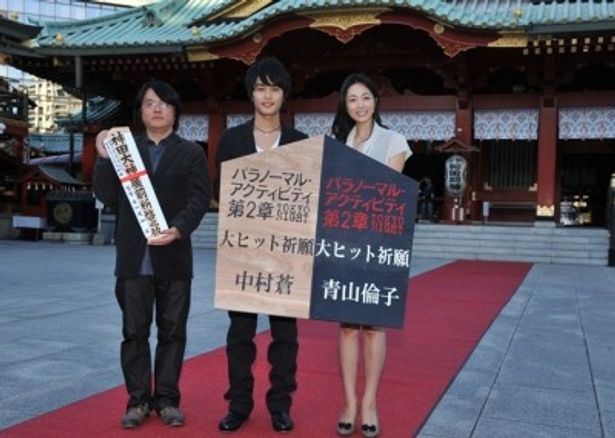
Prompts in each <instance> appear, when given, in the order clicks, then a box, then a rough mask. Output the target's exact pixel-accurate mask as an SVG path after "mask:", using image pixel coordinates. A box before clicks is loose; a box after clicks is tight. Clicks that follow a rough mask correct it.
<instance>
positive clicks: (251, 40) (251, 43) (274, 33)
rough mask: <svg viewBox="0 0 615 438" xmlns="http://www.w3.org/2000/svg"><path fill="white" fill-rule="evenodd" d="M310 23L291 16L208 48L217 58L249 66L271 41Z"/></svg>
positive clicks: (301, 18)
mask: <svg viewBox="0 0 615 438" xmlns="http://www.w3.org/2000/svg"><path fill="white" fill-rule="evenodd" d="M310 23H311V20H309V19H307V18H305V17H300V16H291V17H289V18H287V19H286V20H283V21H275V22H272V23H268V24H266V25H264V26H262V27H259V28H255V29H252V31H251V32H250V33H248V34H246V35H244V36H243V37H242V38H239V39H236V40H233V41H230V42H228V43H225V44H222V45H218V46H210V47H209V51H210V52H211V53H212V54H213V55H215V56H218V57H219V58H230V59H236V60H238V61H241V62H243V63H245V64H248V65H249V64H252V63H253V62H254V61H255V60H256V58H257V57H258V55H259V54H260V53H261V51H262V50H263V49H264V48H265V46H266V45H267V43H268V42H269V41H270V40H271V39H273V38H275V37H278V36H280V35H283V34H285V33H287V32H290V31H292V30H297V29H305V28H307V27H309V24H310Z"/></svg>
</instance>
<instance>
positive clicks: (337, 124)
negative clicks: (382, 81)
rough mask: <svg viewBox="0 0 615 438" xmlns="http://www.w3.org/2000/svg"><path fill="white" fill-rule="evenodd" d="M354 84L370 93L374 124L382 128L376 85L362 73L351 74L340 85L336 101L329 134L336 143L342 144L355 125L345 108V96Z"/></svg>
mask: <svg viewBox="0 0 615 438" xmlns="http://www.w3.org/2000/svg"><path fill="white" fill-rule="evenodd" d="M354 84H363V85H365V86H366V87H367V89H368V90H369V91H370V92H371V93H372V95H373V96H374V100H375V106H374V116H373V118H374V122H375V123H378V124H379V125H380V126H382V127H384V125H383V124H382V120H381V119H380V113H379V112H378V107H379V106H380V95H379V93H378V88H376V84H375V83H374V81H372V80H371V79H370V78H369V76H367V75H366V74H364V73H353V74H351V75H350V76H348V77H347V78H346V79H344V82H343V83H342V87H341V88H340V94H339V98H338V101H337V112H336V113H335V119H333V126H331V133H332V134H333V137H335V139H336V140H337V141H340V142H343V143H344V142H346V140H347V139H348V134H349V133H350V131H351V130H352V128H353V127H354V125H355V121H354V120H352V118H351V117H350V115H348V108H347V107H346V95H347V94H348V89H349V88H350V87H352V86H353V85H354Z"/></svg>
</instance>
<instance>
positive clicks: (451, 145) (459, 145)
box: [434, 137, 480, 154]
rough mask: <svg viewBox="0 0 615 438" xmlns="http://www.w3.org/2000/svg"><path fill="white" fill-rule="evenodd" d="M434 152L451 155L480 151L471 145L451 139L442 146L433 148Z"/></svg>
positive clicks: (454, 138)
mask: <svg viewBox="0 0 615 438" xmlns="http://www.w3.org/2000/svg"><path fill="white" fill-rule="evenodd" d="M434 150H435V151H436V152H442V153H453V154H469V153H471V152H479V151H480V149H479V148H477V147H476V146H472V145H471V144H466V143H465V142H463V141H462V140H460V139H459V138H457V137H453V138H451V139H450V140H449V141H447V142H446V143H444V144H441V145H439V146H436V147H435V148H434Z"/></svg>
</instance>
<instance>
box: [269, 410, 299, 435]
mask: <svg viewBox="0 0 615 438" xmlns="http://www.w3.org/2000/svg"><path fill="white" fill-rule="evenodd" d="M271 425H272V426H273V430H275V431H276V432H290V431H291V430H293V429H294V427H295V423H293V420H292V419H291V418H290V415H288V412H286V411H278V412H273V413H272V414H271Z"/></svg>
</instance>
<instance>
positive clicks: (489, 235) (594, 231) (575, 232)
mask: <svg viewBox="0 0 615 438" xmlns="http://www.w3.org/2000/svg"><path fill="white" fill-rule="evenodd" d="M608 249H609V233H608V231H607V230H606V229H602V228H564V227H556V226H554V225H552V224H551V225H546V224H541V223H536V224H529V225H444V224H417V227H416V231H415V235H414V246H413V249H412V255H413V256H418V257H443V256H444V257H450V258H455V259H469V260H507V261H524V262H534V263H553V264H579V265H597V266H606V265H607V264H608Z"/></svg>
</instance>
